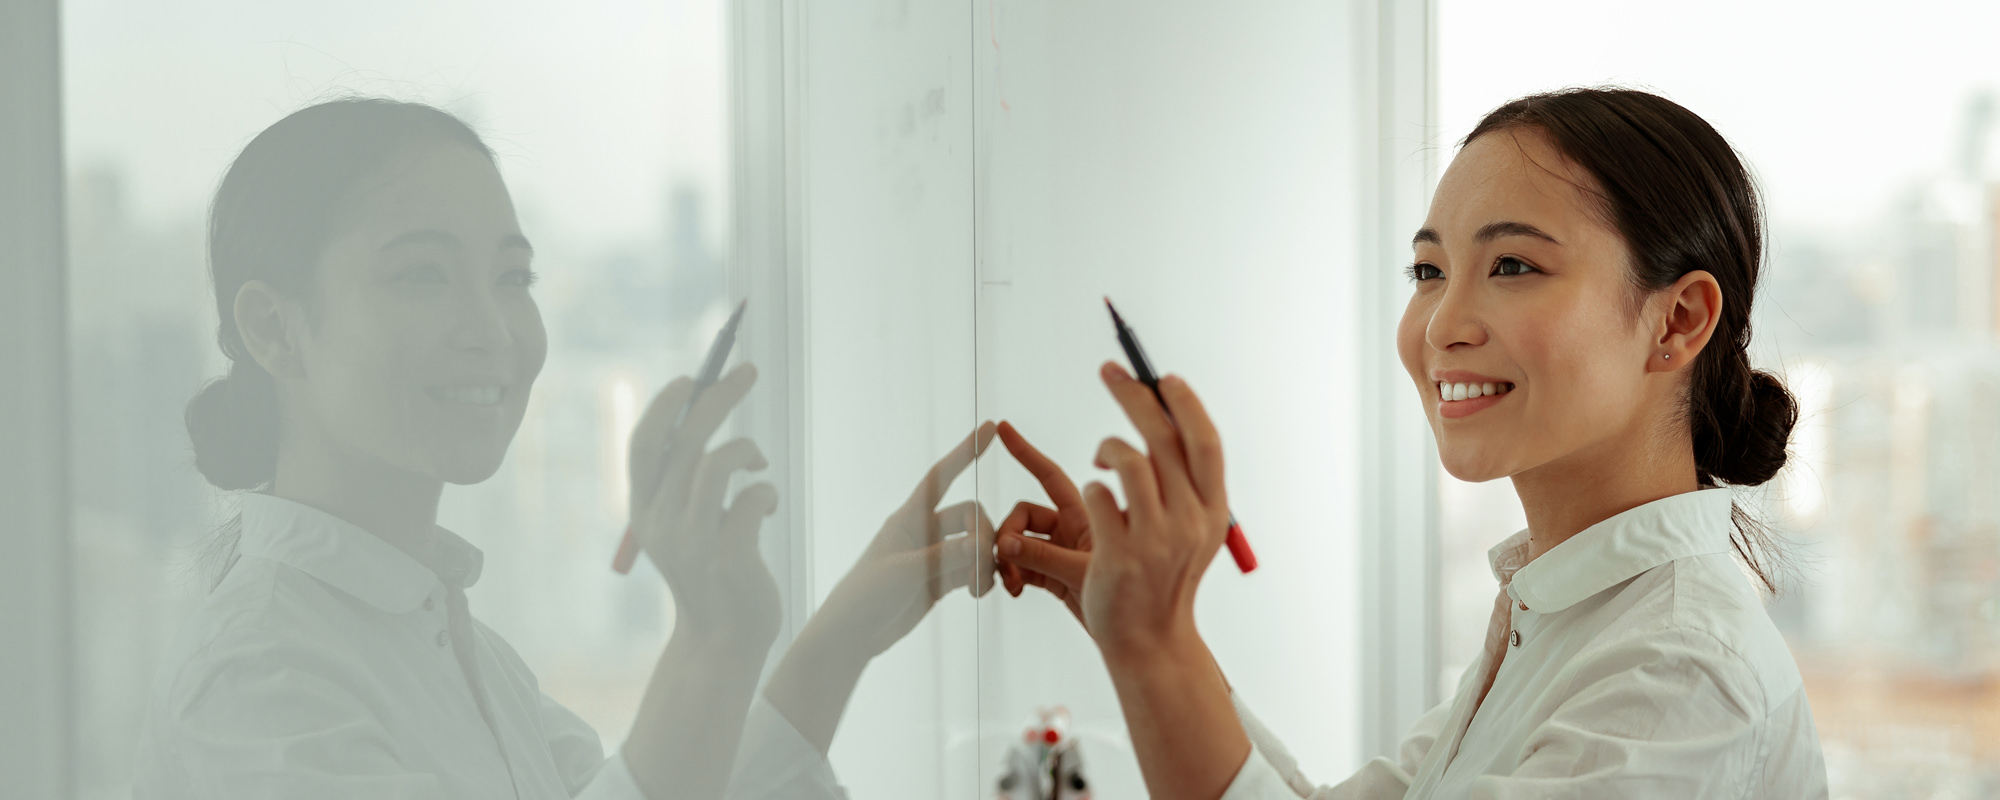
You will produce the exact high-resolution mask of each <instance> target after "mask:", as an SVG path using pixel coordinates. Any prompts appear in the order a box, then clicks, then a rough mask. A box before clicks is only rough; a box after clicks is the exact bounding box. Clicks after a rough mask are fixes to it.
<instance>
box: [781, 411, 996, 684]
mask: <svg viewBox="0 0 2000 800" xmlns="http://www.w3.org/2000/svg"><path fill="white" fill-rule="evenodd" d="M993 432H994V427H993V423H991V422H988V423H984V424H981V425H980V426H979V427H978V429H976V430H974V431H973V432H972V434H971V435H969V436H966V437H965V438H964V439H963V440H960V441H959V443H958V446H957V447H954V448H952V450H951V452H949V453H946V454H945V456H944V458H943V459H940V460H939V461H938V462H937V463H936V464H933V465H932V466H931V469H930V471H929V472H927V473H925V474H924V477H923V479H922V480H921V481H919V482H918V483H917V487H916V489H914V490H913V491H911V492H910V498H909V500H907V501H905V502H904V503H903V505H902V506H901V507H899V508H897V509H896V511H895V512H894V513H892V514H890V515H889V518H888V520H887V521H885V522H883V523H882V528H881V530H879V531H877V532H876V534H875V538H874V540H873V541H871V542H869V544H868V548H867V549H866V550H864V551H863V552H862V554H861V558H860V559H858V560H857V561H856V562H855V564H854V567H853V568H852V569H850V570H848V572H847V575H846V576H844V577H842V578H841V580H840V583H839V584H836V585H835V586H834V588H833V591H832V592H830V593H828V595H827V598H826V602H825V603H823V604H822V605H821V606H820V609H819V611H817V612H815V613H814V615H813V620H812V622H811V623H810V624H811V625H812V626H813V627H815V628H823V629H824V630H826V631H837V632H838V636H837V637H836V638H837V639H838V640H840V641H842V642H846V643H847V644H848V645H850V646H851V647H853V648H854V649H855V650H854V652H853V653H850V654H847V655H851V656H854V657H858V658H860V659H862V660H867V659H872V658H874V657H875V656H877V655H880V654H882V652H883V651H885V650H888V649H889V647H890V646H891V645H894V644H895V643H896V642H897V641H899V640H901V639H902V638H903V637H904V636H905V635H907V634H909V632H910V630H911V629H913V628H915V627H916V625H917V623H918V622H920V621H922V620H923V618H924V615H925V614H928V613H929V612H930V610H931V607H932V606H934V605H936V604H937V602H938V601H939V600H941V599H943V598H944V596H945V595H947V594H950V593H951V592H952V590H954V589H957V588H959V587H967V588H968V589H969V590H970V591H971V593H972V595H973V596H974V597H981V596H984V595H985V594H986V592H987V591H988V590H990V589H992V588H993V582H994V581H993V577H994V564H993V538H994V528H993V520H991V519H989V518H988V517H987V516H986V512H985V510H983V509H981V508H980V507H979V504H978V503H977V502H974V501H970V500H968V501H966V502H963V503H959V504H956V505H953V506H951V507H949V508H944V509H939V508H938V507H937V506H938V502H939V501H940V500H941V499H943V497H944V492H945V489H947V488H949V487H950V486H951V483H952V481H953V480H954V479H956V478H957V477H958V475H959V473H961V472H964V471H965V468H966V467H968V466H970V465H971V464H972V462H973V461H974V460H976V459H977V458H978V457H979V455H980V453H983V452H985V450H986V446H987V445H988V444H989V443H991V442H992V441H993ZM959 534H964V535H962V536H961V535H959Z"/></svg>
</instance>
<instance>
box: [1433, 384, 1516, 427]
mask: <svg viewBox="0 0 2000 800" xmlns="http://www.w3.org/2000/svg"><path fill="white" fill-rule="evenodd" d="M1433 386H1435V387H1436V388H1437V393H1438V416H1441V417H1443V418H1445V419H1464V418H1465V417H1468V416H1471V415H1473V414H1477V413H1479V412H1481V411H1484V410H1486V409H1488V408H1492V407H1493V406H1495V405H1498V404H1499V403H1500V401H1501V400H1503V399H1505V398H1506V397H1507V395H1510V394H1513V392H1514V384H1513V383H1511V382H1508V381H1458V382H1446V381H1439V382H1437V383H1435V384H1433Z"/></svg>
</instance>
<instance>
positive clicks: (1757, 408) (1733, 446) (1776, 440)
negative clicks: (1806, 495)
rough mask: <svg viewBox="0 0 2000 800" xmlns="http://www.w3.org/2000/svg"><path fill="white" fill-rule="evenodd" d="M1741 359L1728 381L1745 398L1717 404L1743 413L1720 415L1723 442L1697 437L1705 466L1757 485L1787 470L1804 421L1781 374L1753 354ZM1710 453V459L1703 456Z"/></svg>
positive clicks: (1719, 476) (1738, 482) (1724, 478)
mask: <svg viewBox="0 0 2000 800" xmlns="http://www.w3.org/2000/svg"><path fill="white" fill-rule="evenodd" d="M1735 361H1736V362H1737V363H1736V365H1735V369H1734V370H1732V371H1733V372H1735V373H1736V374H1735V375H1733V376H1731V377H1732V378H1733V379H1732V380H1728V381H1724V382H1723V383H1724V384H1726V385H1729V387H1730V389H1731V390H1733V393H1737V394H1738V396H1739V397H1741V398H1742V399H1741V402H1738V403H1716V404H1715V407H1716V408H1718V409H1735V410H1736V411H1737V412H1738V413H1739V414H1740V416H1737V417H1736V418H1735V419H1733V420H1718V422H1720V423H1721V425H1720V427H1721V428H1722V430H1720V431H1717V433H1719V434H1720V436H1719V437H1717V438H1718V439H1719V441H1713V440H1712V441H1711V442H1709V443H1707V444H1709V445H1710V446H1709V447H1707V448H1704V447H1701V446H1700V445H1701V444H1703V443H1700V442H1697V447H1696V448H1695V457H1696V461H1697V464H1698V466H1699V467H1700V468H1701V470H1702V471H1704V472H1706V473H1707V474H1708V475H1710V476H1712V477H1713V478H1715V479H1716V480H1719V481H1721V482H1723V483H1728V484H1731V485H1735V486H1757V485H1760V484H1763V483H1764V482H1766V481H1769V480H1771V479H1772V478H1775V477H1777V475H1778V471H1779V470H1781V469H1784V467H1785V461H1786V458H1787V456H1788V448H1789V447H1790V444H1791V439H1792V427H1793V426H1794V425H1797V424H1798V421H1799V404H1798V401H1797V400H1796V399H1794V398H1793V397H1792V393H1791V391H1790V390H1788V389H1786V388H1785V384H1784V382H1783V381H1781V380H1779V379H1778V376H1776V375H1773V374H1771V373H1769V372H1765V371H1763V370H1759V369H1751V368H1750V363H1749V359H1748V358H1745V357H1743V356H1738V357H1737V358H1736V359H1735ZM1697 438H1700V437H1697ZM1725 443H1726V444H1725ZM1715 445H1723V446H1719V447H1718V446H1715ZM1705 455H1706V456H1709V458H1703V456H1705Z"/></svg>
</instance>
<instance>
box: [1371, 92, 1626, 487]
mask: <svg viewBox="0 0 2000 800" xmlns="http://www.w3.org/2000/svg"><path fill="white" fill-rule="evenodd" d="M1578 185H1581V186H1595V185H1596V182H1595V180H1594V179H1593V178H1591V177H1590V176H1589V175H1588V174H1586V173H1583V172H1582V171H1581V170H1578V169H1576V168H1574V167H1573V166H1571V165H1569V164H1568V162H1567V161H1566V160H1565V159H1564V158H1563V157H1562V156H1561V155H1560V154H1559V153H1557V152H1556V150H1555V149H1554V148H1553V147H1552V146H1551V145H1550V144H1549V143H1548V142H1547V141H1546V140H1545V139H1544V137H1543V136H1542V135H1541V134H1540V133H1539V132H1537V131H1534V130H1532V129H1523V130H1517V131H1498V132H1494V133H1489V134H1487V135H1485V136H1482V137H1480V138H1479V139H1476V140H1474V141H1473V142H1472V143H1471V144H1469V145H1467V146H1466V147H1465V149H1464V150H1463V151H1462V152H1460V153H1459V155H1458V157H1457V158H1456V159H1453V160H1452V164H1451V167H1450V169H1448V170H1446V171H1445V175H1444V179H1443V180H1442V181H1441V182H1440V183H1439V184H1438V190H1437V194H1436V196H1435V198H1434V199H1433V200H1432V202H1431V209H1430V215H1429V216H1428V217H1427V218H1426V219H1425V222H1424V227H1423V229H1422V230H1421V231H1420V232H1418V234H1417V237H1416V240H1415V249H1416V258H1415V262H1414V264H1413V265H1412V266H1411V278H1412V279H1413V281H1414V282H1415V284H1416V292H1415V294H1414V296H1412V297H1411V298H1410V304H1409V307H1408V308H1407V309H1406V310H1405V311H1404V312H1403V320H1402V324H1401V325H1400V326H1399V328H1398V329H1397V334H1396V345H1397V351H1398V353H1399V354H1400V356H1401V357H1402V361H1403V366H1404V368H1405V369H1407V370H1409V373H1410V377H1411V379H1413V380H1414V381H1416V384H1417V392H1418V395H1419V396H1420V397H1422V398H1423V402H1424V413H1425V415H1426V416H1428V417H1429V419H1430V423H1431V430H1432V432H1434V433H1435V434H1436V437H1437V442H1438V455H1439V457H1440V458H1441V459H1442V461H1443V463H1444V467H1445V469H1446V471H1448V472H1450V473H1451V474H1452V476H1454V477H1456V478H1459V479H1460V480H1466V481H1485V480H1491V479H1494V478H1501V477H1508V476H1512V475H1517V474H1519V473H1522V472H1525V471H1528V470H1532V469H1534V468H1536V467H1540V466H1542V465H1545V464H1550V463H1552V462H1557V461H1559V460H1562V459H1564V458H1566V457H1569V456H1572V455H1576V454H1580V453H1588V452H1593V451H1595V452H1602V453H1604V454H1615V452H1616V449H1617V448H1620V447H1622V446H1627V445H1626V443H1629V442H1631V441H1633V440H1632V439H1631V438H1629V437H1631V436H1634V435H1644V430H1645V429H1644V423H1645V420H1646V419H1647V415H1646V414H1645V413H1642V410H1641V409H1642V406H1644V405H1646V404H1647V403H1648V400H1649V398H1648V397H1647V396H1646V392H1645V385H1644V378H1645V367H1646V363H1647V362H1646V359H1647V358H1649V357H1657V356H1652V355H1651V354H1652V352H1653V350H1654V349H1656V348H1655V345H1654V343H1653V342H1651V338H1652V337H1651V336H1650V333H1649V331H1648V329H1647V328H1646V326H1645V325H1644V324H1642V320H1644V319H1645V318H1646V315H1644V314H1633V313H1631V306H1630V303H1631V302H1632V292H1633V288H1632V284H1631V282H1630V278H1629V277H1628V276H1629V266H1628V264H1629V263H1630V257H1631V256H1630V251H1629V250H1628V249H1627V247H1626V246H1625V243H1624V240H1623V239H1622V238H1620V237H1619V236H1618V234H1617V233H1616V232H1615V231H1613V230H1612V229H1611V228H1610V227H1609V226H1608V225H1607V223H1605V222H1604V221H1601V220H1600V219H1599V216H1598V213H1597V212H1596V211H1595V209H1594V208H1593V206H1592V205H1591V203H1592V200H1591V198H1589V197H1588V196H1586V195H1585V194H1584V192H1583V191H1582V190H1580V189H1578V188H1577V187H1578Z"/></svg>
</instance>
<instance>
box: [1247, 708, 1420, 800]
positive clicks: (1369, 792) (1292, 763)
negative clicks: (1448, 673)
mask: <svg viewBox="0 0 2000 800" xmlns="http://www.w3.org/2000/svg"><path fill="white" fill-rule="evenodd" d="M1230 700H1231V701H1233V702H1234V703H1235V705H1236V717H1237V719H1238V720H1241V721H1242V723H1243V732H1244V733H1245V734H1246V735H1248V736H1249V737H1250V757H1249V758H1247V759H1245V760H1244V762H1243V767H1242V768H1241V769H1239V770H1238V771H1237V773H1236V778H1235V779H1234V780H1233V781H1231V782H1230V784H1229V788H1228V790H1226V791H1224V792H1223V794H1222V800H1293V799H1294V798H1307V800H1362V799H1363V798H1398V797H1402V796H1403V794H1404V793H1405V792H1407V791H1409V788H1410V781H1411V778H1412V776H1414V775H1415V774H1416V771H1417V765H1419V764H1422V763H1423V760H1424V756H1426V755H1428V754H1429V753H1430V749H1431V744H1432V743H1433V742H1435V741H1437V737H1438V732H1439V731H1440V730H1442V729H1443V727H1444V720H1445V716H1446V715H1447V714H1448V713H1449V711H1450V706H1449V705H1448V704H1441V705H1438V706H1437V707H1435V708H1433V709H1431V710H1430V711H1429V712H1427V713H1425V714H1424V716H1423V717H1421V718H1419V719H1418V720H1417V723H1416V724H1415V725H1414V726H1412V727H1411V729H1410V732H1409V733H1408V734H1407V735H1406V736H1404V737H1403V741H1402V744H1401V745H1400V746H1398V747H1397V748H1396V756H1397V757H1396V758H1395V759H1394V760H1391V759H1388V758H1375V759H1371V760H1369V762H1368V763H1366V764H1363V765H1362V767H1361V769H1360V770H1359V771H1357V772H1355V773H1354V774H1353V775H1352V776H1349V777H1348V779H1347V780H1345V781H1342V782H1341V783H1340V784H1339V785H1337V786H1314V785H1313V783H1312V781H1310V780H1307V779H1306V776H1305V775H1304V773H1302V772H1301V771H1300V770H1299V766H1298V760H1297V759H1295V758H1293V757H1292V754H1291V752H1290V751H1288V750H1286V749H1285V746H1284V744H1283V743H1282V742H1280V741H1278V737H1277V736H1276V735H1274V734H1272V733H1271V731H1270V729H1269V728H1266V727H1264V723H1263V721H1261V720H1259V719H1257V715H1256V714H1253V713H1251V711H1250V707H1249V706H1248V705H1246V704H1244V702H1243V698H1242V697H1241V696H1240V695H1236V694H1234V693H1232V694H1231V695H1230Z"/></svg>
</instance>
